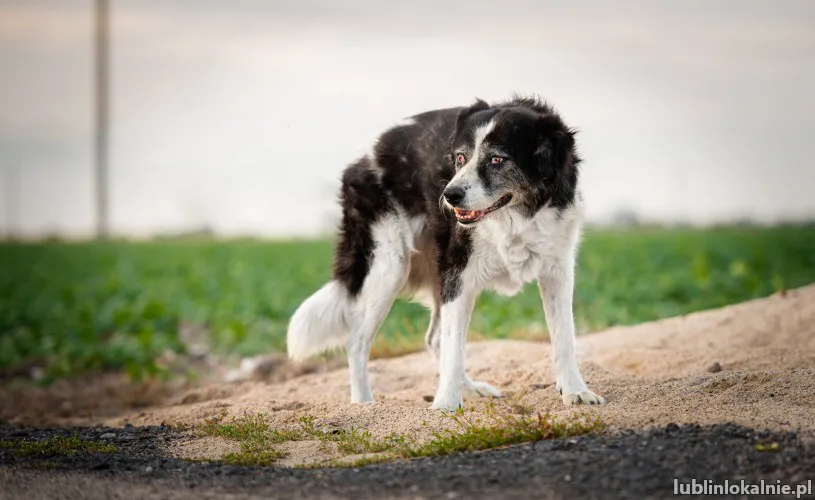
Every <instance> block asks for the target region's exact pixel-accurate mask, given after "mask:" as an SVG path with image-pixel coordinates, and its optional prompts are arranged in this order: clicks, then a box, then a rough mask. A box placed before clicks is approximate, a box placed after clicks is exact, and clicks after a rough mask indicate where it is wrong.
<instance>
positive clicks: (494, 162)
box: [491, 156, 504, 165]
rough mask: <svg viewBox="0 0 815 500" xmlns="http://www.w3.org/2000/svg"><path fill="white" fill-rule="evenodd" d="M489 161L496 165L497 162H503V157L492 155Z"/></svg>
mask: <svg viewBox="0 0 815 500" xmlns="http://www.w3.org/2000/svg"><path fill="white" fill-rule="evenodd" d="M491 163H492V164H493V165H498V164H499V163H504V159H503V158H501V157H500V156H493V157H492V162H491Z"/></svg>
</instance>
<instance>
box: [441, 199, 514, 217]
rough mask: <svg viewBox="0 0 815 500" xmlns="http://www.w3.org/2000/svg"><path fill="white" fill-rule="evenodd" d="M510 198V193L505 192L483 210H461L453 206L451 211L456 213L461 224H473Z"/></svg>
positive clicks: (507, 201)
mask: <svg viewBox="0 0 815 500" xmlns="http://www.w3.org/2000/svg"><path fill="white" fill-rule="evenodd" d="M511 199H512V195H511V194H505V195H504V196H502V197H501V198H499V199H498V201H496V202H495V203H493V204H492V205H490V206H489V207H488V208H486V209H484V210H462V209H461V208H455V207H453V212H455V214H456V220H458V221H459V222H460V223H462V224H473V223H475V222H478V221H480V220H481V219H483V218H484V217H486V216H487V214H488V213H490V212H495V211H496V210H498V209H499V208H501V207H503V206H504V205H506V204H507V203H509V201H510V200H511Z"/></svg>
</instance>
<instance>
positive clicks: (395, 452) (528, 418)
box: [200, 402, 606, 468]
mask: <svg viewBox="0 0 815 500" xmlns="http://www.w3.org/2000/svg"><path fill="white" fill-rule="evenodd" d="M519 409H520V411H519ZM509 410H510V411H511V412H514V413H504V412H500V411H498V410H497V409H496V408H495V405H494V404H493V403H492V402H490V403H488V404H487V405H485V407H484V411H479V412H476V411H475V410H471V411H470V412H469V413H466V412H464V411H463V410H459V411H458V412H456V413H453V414H450V419H451V420H452V421H453V424H454V425H453V426H452V427H451V428H449V429H445V430H442V431H434V432H433V433H432V435H431V438H430V440H428V441H419V440H417V439H416V438H415V437H414V436H410V435H401V434H390V435H388V436H385V437H382V438H380V437H376V436H374V435H373V434H371V433H370V432H369V431H367V430H360V429H356V428H351V429H347V430H345V429H331V430H324V429H321V428H319V427H318V425H317V423H316V422H317V420H316V418H315V417H314V416H313V415H303V416H302V417H300V419H299V421H298V424H299V427H298V428H297V429H296V430H277V429H272V428H271V427H270V426H269V424H268V422H267V421H266V419H265V416H264V415H263V414H257V415H244V417H243V418H239V419H236V418H232V419H230V420H228V421H224V417H223V416H222V417H216V418H213V419H210V420H207V421H206V422H205V423H204V424H203V425H202V426H201V427H200V432H201V433H202V434H204V435H208V436H218V437H223V438H226V439H230V440H233V441H237V442H238V443H240V445H241V452H240V453H236V454H230V455H227V456H225V457H224V458H223V459H222V461H223V462H226V463H233V464H237V465H271V464H273V463H274V462H275V461H276V460H278V459H280V458H283V457H284V456H286V454H285V452H282V451H280V450H277V449H275V447H274V446H275V445H276V444H279V443H282V442H286V441H314V440H317V441H320V442H321V443H322V444H323V445H324V446H325V449H326V451H329V446H332V445H333V448H334V449H335V450H336V451H337V452H338V453H340V454H341V455H343V456H345V457H348V456H355V455H367V456H363V457H361V458H356V459H354V460H352V461H344V460H342V459H341V458H340V459H337V460H332V461H329V462H324V463H314V464H305V465H302V466H300V467H303V468H319V467H327V466H328V467H360V466H363V465H368V464H372V463H378V462H382V461H386V460H393V459H400V458H403V459H409V458H419V457H431V456H441V455H450V454H452V453H459V452H467V451H479V450H488V449H493V448H500V447H503V446H509V445H514V444H520V443H527V442H536V441H541V440H546V439H558V438H566V437H573V436H580V435H584V434H592V433H601V432H603V431H605V429H606V424H605V423H604V422H603V421H602V420H601V418H600V417H599V416H593V417H592V416H588V415H585V414H583V415H581V414H579V413H575V414H574V415H573V416H572V418H570V419H563V418H559V417H556V416H554V415H551V414H549V413H546V414H541V413H533V412H532V410H531V408H529V407H527V406H524V405H523V404H522V403H520V402H518V403H516V404H515V405H514V406H511V407H510V409H509Z"/></svg>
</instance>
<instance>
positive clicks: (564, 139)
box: [536, 115, 577, 175]
mask: <svg viewBox="0 0 815 500" xmlns="http://www.w3.org/2000/svg"><path fill="white" fill-rule="evenodd" d="M536 128H537V131H538V137H539V146H538V151H537V153H538V154H539V155H540V157H541V168H542V169H543V170H544V172H546V171H551V170H554V173H556V174H558V175H570V174H571V173H572V170H573V169H575V168H576V167H577V158H576V156H575V153H574V144H575V140H574V136H575V134H576V133H577V132H576V131H574V130H572V129H570V128H568V127H566V126H565V125H564V124H563V122H562V121H561V120H560V118H558V117H557V116H553V115H544V116H541V117H540V118H539V119H538V123H537V127H536Z"/></svg>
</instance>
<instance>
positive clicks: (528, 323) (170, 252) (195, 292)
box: [0, 225, 815, 379]
mask: <svg viewBox="0 0 815 500" xmlns="http://www.w3.org/2000/svg"><path fill="white" fill-rule="evenodd" d="M332 245H333V244H332V242H331V241H327V240H325V241H302V242H270V241H248V240H239V241H238V240H236V241H163V242H150V243H116V242H110V243H82V244H65V243H47V244H45V243H44V244H3V245H0V372H5V373H10V372H13V371H14V370H17V369H19V368H20V367H29V366H38V367H41V368H42V369H43V370H44V372H45V373H46V375H47V378H48V379H53V378H54V377H59V376H64V375H66V374H72V373H76V372H81V371H87V370H99V369H110V368H116V369H118V368H125V369H127V370H128V371H129V372H130V373H131V374H132V375H134V376H142V375H145V374H147V375H149V374H152V373H154V372H156V371H157V370H158V367H157V365H156V364H155V363H154V360H155V359H156V358H157V357H158V356H159V355H161V354H162V353H164V352H166V351H167V350H171V351H175V352H183V351H184V349H185V346H186V345H187V344H185V343H184V342H182V339H181V338H180V336H179V331H180V330H181V329H183V328H190V327H194V328H198V329H199V330H200V331H202V332H203V335H204V336H205V337H206V340H207V342H208V343H209V344H210V346H211V349H212V350H213V351H214V352H217V353H220V354H235V355H241V356H245V355H252V354H258V353H264V352H268V351H273V350H283V349H284V348H285V332H286V324H287V322H288V319H289V316H290V315H291V314H292V312H294V310H295V308H296V307H297V306H298V305H299V303H300V302H301V301H302V300H303V299H304V298H305V297H307V296H308V295H309V294H310V293H312V292H313V291H314V290H316V289H317V288H318V287H320V286H321V285H322V284H323V283H324V282H325V281H326V280H328V279H329V278H330V272H331V261H332V258H331V251H332V248H333V246H332ZM813 281H815V225H803V226H786V227H776V228H751V227H744V228H715V229H704V230H702V229H660V228H650V229H646V228H630V229H610V230H588V231H587V232H586V234H585V236H584V239H583V244H582V247H581V251H580V255H579V261H578V272H577V284H576V300H575V314H576V318H577V324H578V330H579V331H580V332H581V333H585V332H589V331H595V330H598V329H602V328H605V327H608V326H611V325H621V324H633V323H639V322H643V321H649V320H654V319H659V318H663V317H668V316H675V315H679V314H684V313H688V312H692V311H698V310H702V309H709V308H715V307H720V306H723V305H726V304H731V303H734V302H739V301H743V300H747V299H750V298H754V297H761V296H766V295H769V294H771V293H773V292H775V291H778V290H780V289H784V288H793V287H797V286H801V285H805V284H808V283H811V282H813ZM426 326H427V313H426V311H425V310H424V309H423V308H422V307H421V306H418V305H415V304H407V303H403V302H397V304H396V306H395V307H394V309H393V310H392V311H391V314H390V315H389V317H388V319H387V321H386V323H385V325H384V326H383V328H382V331H381V332H380V334H379V337H378V339H377V343H376V346H375V350H374V352H375V355H379V356H386V355H393V354H399V353H403V352H407V351H411V350H416V349H420V348H421V346H422V342H423V334H424V331H425V329H426ZM470 330H471V332H472V333H471V335H472V337H473V338H483V337H488V338H540V337H545V335H546V328H545V323H544V322H543V313H542V310H541V305H540V299H539V297H538V292H537V288H536V287H535V286H532V285H530V286H528V287H527V288H526V289H524V291H523V292H522V293H521V294H519V295H518V296H516V297H514V298H506V297H499V296H496V295H493V294H484V295H482V297H481V298H480V300H479V303H478V306H477V308H476V311H475V313H474V315H473V321H472V325H471V329H470Z"/></svg>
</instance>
